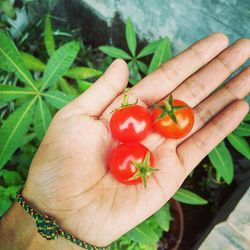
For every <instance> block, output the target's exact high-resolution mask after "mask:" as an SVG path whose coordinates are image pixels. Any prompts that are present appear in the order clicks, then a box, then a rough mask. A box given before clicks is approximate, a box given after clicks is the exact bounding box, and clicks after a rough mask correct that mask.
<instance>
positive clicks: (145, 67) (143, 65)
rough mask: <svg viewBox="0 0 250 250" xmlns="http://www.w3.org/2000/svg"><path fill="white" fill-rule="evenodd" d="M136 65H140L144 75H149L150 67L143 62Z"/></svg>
mask: <svg viewBox="0 0 250 250" xmlns="http://www.w3.org/2000/svg"><path fill="white" fill-rule="evenodd" d="M136 63H137V65H138V68H139V70H140V71H141V72H142V73H143V74H145V75H147V73H148V66H147V65H146V64H145V63H143V62H141V61H136Z"/></svg>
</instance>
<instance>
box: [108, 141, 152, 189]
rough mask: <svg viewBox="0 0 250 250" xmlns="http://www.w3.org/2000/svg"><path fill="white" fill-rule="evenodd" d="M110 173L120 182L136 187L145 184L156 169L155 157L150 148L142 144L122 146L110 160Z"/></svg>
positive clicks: (117, 148) (115, 150)
mask: <svg viewBox="0 0 250 250" xmlns="http://www.w3.org/2000/svg"><path fill="white" fill-rule="evenodd" d="M109 170H110V173H111V174H112V175H113V177H114V178H116V179H117V180H118V181H119V182H121V183H124V184H127V185H134V184H138V183H141V182H143V183H144V186H146V179H147V177H149V176H150V175H151V174H152V172H155V171H157V169H155V168H154V157H153V154H152V153H151V152H150V151H149V149H148V148H146V147H145V146H143V145H142V144H140V143H131V144H120V145H118V146H117V147H116V148H115V149H114V150H113V151H112V152H111V155H110V158H109Z"/></svg>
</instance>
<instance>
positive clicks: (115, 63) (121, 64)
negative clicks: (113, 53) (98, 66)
mask: <svg viewBox="0 0 250 250" xmlns="http://www.w3.org/2000/svg"><path fill="white" fill-rule="evenodd" d="M111 66H112V67H117V68H119V70H120V71H122V72H123V73H124V75H125V76H126V77H127V78H128V76H129V69H128V64H127V63H126V61H124V60H123V59H121V58H117V59H115V60H114V61H113V62H112V63H111V65H110V67H111Z"/></svg>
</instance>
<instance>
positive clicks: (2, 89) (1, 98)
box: [0, 85, 36, 104]
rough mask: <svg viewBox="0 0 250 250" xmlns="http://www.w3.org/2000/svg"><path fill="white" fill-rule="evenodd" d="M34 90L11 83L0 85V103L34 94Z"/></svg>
mask: <svg viewBox="0 0 250 250" xmlns="http://www.w3.org/2000/svg"><path fill="white" fill-rule="evenodd" d="M35 94H36V92H35V91H32V90H31V89H26V88H19V87H16V86H11V85H0V104H1V103H5V102H8V101H12V100H15V99H16V98H19V97H21V96H27V95H30V96H32V95H35Z"/></svg>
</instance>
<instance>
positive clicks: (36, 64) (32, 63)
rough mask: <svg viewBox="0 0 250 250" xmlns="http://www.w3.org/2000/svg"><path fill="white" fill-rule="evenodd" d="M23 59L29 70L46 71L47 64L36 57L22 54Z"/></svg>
mask: <svg viewBox="0 0 250 250" xmlns="http://www.w3.org/2000/svg"><path fill="white" fill-rule="evenodd" d="M21 55H22V59H23V61H24V63H25V65H26V67H27V68H28V69H29V70H33V71H39V72H43V71H44V70H45V64H44V63H43V62H42V61H40V60H39V59H37V58H36V57H34V56H33V55H31V54H29V53H25V52H21Z"/></svg>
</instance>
